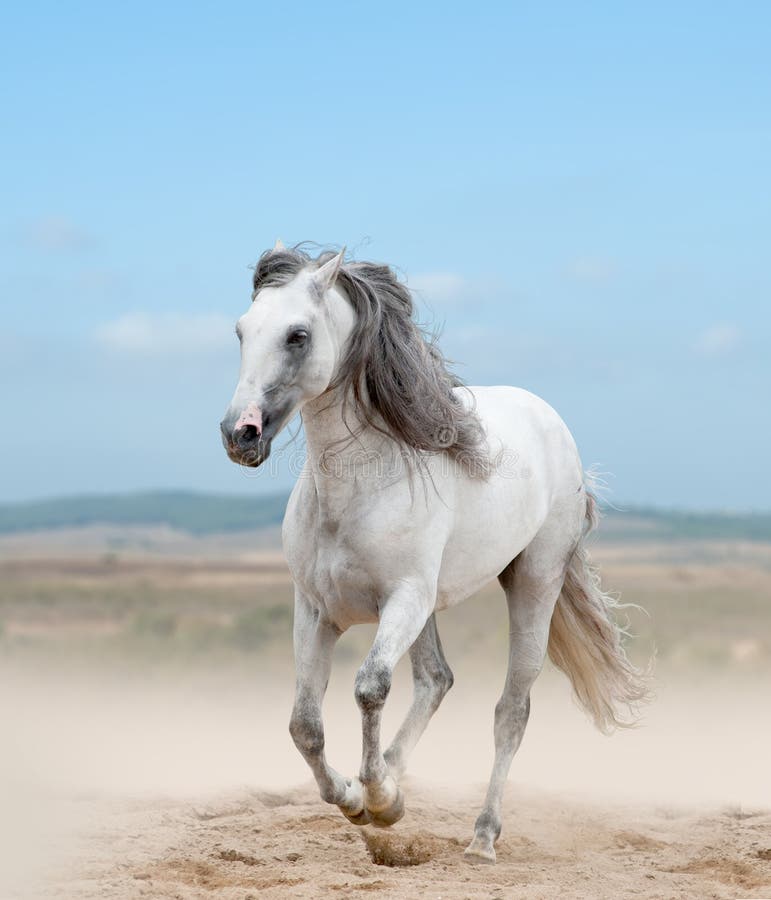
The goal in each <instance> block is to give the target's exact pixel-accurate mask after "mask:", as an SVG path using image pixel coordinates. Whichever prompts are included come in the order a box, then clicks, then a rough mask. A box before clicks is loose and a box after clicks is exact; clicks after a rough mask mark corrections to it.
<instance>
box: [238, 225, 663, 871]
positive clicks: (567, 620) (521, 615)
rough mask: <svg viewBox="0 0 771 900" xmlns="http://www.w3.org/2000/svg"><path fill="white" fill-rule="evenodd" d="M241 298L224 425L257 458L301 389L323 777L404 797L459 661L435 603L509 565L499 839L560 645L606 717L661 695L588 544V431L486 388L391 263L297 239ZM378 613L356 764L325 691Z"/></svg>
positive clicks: (305, 556)
mask: <svg viewBox="0 0 771 900" xmlns="http://www.w3.org/2000/svg"><path fill="white" fill-rule="evenodd" d="M252 301H253V302H252V304H251V307H250V309H249V310H248V311H247V312H246V313H245V314H244V315H243V316H242V317H241V318H240V319H239V321H238V324H237V327H236V332H237V334H238V336H239V338H240V341H241V371H240V378H239V381H238V386H237V388H236V391H235V394H234V396H233V400H232V401H231V404H230V407H229V408H228V411H227V413H226V415H225V418H224V419H223V422H222V424H221V429H222V435H223V442H224V444H225V447H226V449H227V452H228V455H229V456H230V458H231V459H232V460H233V461H234V462H237V463H240V464H242V465H249V466H259V465H260V464H261V463H262V462H263V461H264V460H265V459H266V458H267V456H268V453H269V452H270V445H271V440H272V438H273V437H274V436H275V435H276V434H277V433H278V432H279V431H280V430H281V429H282V428H283V427H284V425H285V424H286V423H287V422H288V421H289V420H290V419H291V418H292V416H293V415H294V414H295V412H297V411H298V410H299V411H301V413H302V421H303V425H304V428H305V435H306V441H307V451H308V452H307V460H306V463H305V468H304V470H303V473H302V475H301V477H300V478H299V480H298V481H297V484H296V485H295V488H294V490H293V491H292V495H291V497H290V500H289V504H288V507H287V511H286V516H285V519H284V527H283V541H284V550H285V553H286V557H287V560H288V563H289V568H290V570H291V573H292V577H293V579H294V583H295V608H294V649H295V660H296V669H297V685H296V699H295V704H294V709H293V712H292V717H291V722H290V732H291V734H292V737H293V739H294V742H295V744H296V745H297V747H298V749H299V751H300V753H301V754H302V755H303V757H304V758H305V759H306V761H307V763H308V765H309V766H310V768H311V769H312V770H313V774H314V776H315V778H316V781H317V782H318V786H319V790H320V793H321V796H322V798H323V799H324V800H325V801H327V802H328V803H334V804H336V805H337V806H339V807H340V809H341V810H342V812H343V813H344V814H345V815H346V816H347V817H348V818H349V819H350V820H351V821H352V822H354V823H356V824H357V825H363V824H367V823H370V822H371V823H373V824H375V825H381V826H386V825H391V824H393V823H394V822H396V821H398V820H399V819H400V818H401V816H402V815H403V813H404V801H403V797H402V793H401V791H400V789H399V787H398V779H399V777H400V775H401V774H402V773H403V772H404V769H405V766H406V763H407V758H408V756H409V754H410V751H411V750H412V749H413V747H414V746H415V744H416V743H417V741H418V738H419V737H420V736H421V734H422V733H423V731H424V729H425V728H426V725H427V724H428V721H429V719H430V718H431V716H432V714H433V713H434V712H435V711H436V709H437V707H438V706H439V704H440V702H441V700H442V698H443V697H444V695H445V694H446V692H447V691H448V690H449V688H450V687H451V685H452V682H453V676H452V673H451V671H450V668H449V666H448V665H447V662H446V661H445V658H444V655H443V653H442V647H441V644H440V642H439V635H438V634H437V629H436V621H435V613H436V612H437V611H438V610H442V609H446V608H447V607H450V606H453V605H454V604H456V603H460V602H461V601H462V600H465V599H466V598H467V597H470V596H471V595H472V594H473V593H474V592H475V591H477V590H478V589H479V588H481V587H482V586H483V585H484V584H486V583H487V582H488V581H490V580H491V579H492V578H495V577H497V578H498V580H499V581H500V583H501V585H502V586H503V589H504V591H505V594H506V600H507V603H508V609H509V619H510V631H509V638H510V648H509V666H508V674H507V676H506V682H505V685H504V688H503V694H502V695H501V698H500V700H499V702H498V704H497V706H496V708H495V763H494V766H493V771H492V777H491V780H490V785H489V789H488V791H487V796H486V799H485V802H484V807H483V809H482V811H481V813H480V815H479V817H478V818H477V820H476V824H475V829H474V837H473V840H472V841H471V844H470V845H469V847H468V849H467V850H466V853H467V854H468V855H470V856H472V857H476V858H480V859H484V860H490V861H494V860H495V849H494V846H493V845H494V843H495V841H496V840H497V838H498V836H499V834H500V830H501V798H502V794H503V789H504V785H505V781H506V778H507V775H508V771H509V768H510V765H511V761H512V758H513V756H514V754H515V752H516V750H517V748H518V747H519V744H520V742H521V740H522V735H523V733H524V730H525V726H526V724H527V720H528V713H529V709H530V689H531V687H532V685H533V682H534V681H535V679H536V677H537V675H538V673H539V672H540V671H541V668H542V666H543V663H544V659H545V657H546V654H547V652H548V653H549V655H550V656H551V658H552V660H553V661H554V663H555V664H556V665H557V666H559V667H560V668H561V669H563V670H564V671H565V672H566V673H567V675H568V676H569V677H570V679H571V681H572V683H573V687H574V689H575V693H576V695H577V697H578V699H579V701H580V702H581V703H582V705H583V706H584V707H585V708H586V710H587V711H588V712H589V713H590V714H591V716H592V717H593V718H594V721H595V722H596V724H597V725H598V726H599V727H600V728H603V729H607V728H610V727H613V726H615V725H621V724H626V718H625V717H622V715H620V710H624V709H627V710H628V709H630V708H633V707H634V706H635V705H636V704H637V703H638V702H639V701H641V700H642V699H643V698H644V696H645V694H646V686H645V680H644V677H643V676H642V674H641V673H640V672H639V671H638V670H637V669H635V668H634V667H633V666H632V665H631V663H630V662H629V661H628V660H627V658H626V655H625V653H624V650H623V648H622V645H621V637H622V633H621V631H620V629H619V628H618V626H617V625H616V624H614V621H613V619H612V618H611V614H610V607H612V606H613V605H614V603H613V601H612V600H611V599H610V598H609V597H608V596H607V595H606V594H604V593H603V592H602V591H601V589H600V587H599V583H598V579H597V576H596V574H595V572H594V570H593V569H592V568H591V567H590V566H589V564H588V562H587V558H586V552H585V549H584V544H583V540H584V536H585V534H586V532H587V531H588V529H589V528H590V527H591V526H592V525H593V524H594V520H595V504H594V499H593V497H592V496H591V494H590V493H589V492H588V491H587V486H586V483H585V478H584V473H583V470H582V467H581V462H580V460H579V456H578V452H577V450H576V447H575V443H574V441H573V438H572V437H571V435H570V432H569V431H568V429H567V427H566V426H565V424H564V423H563V422H562V420H561V419H560V418H559V416H558V415H557V413H555V412H554V410H552V409H551V407H549V406H548V405H547V404H546V403H545V402H544V401H543V400H540V399H539V398H538V397H536V396H534V395H533V394H530V393H528V392H527V391H524V390H519V389H517V388H513V387H472V388H466V387H463V386H462V385H460V383H459V382H458V381H457V379H455V378H453V377H452V376H451V375H450V374H449V373H448V370H447V368H446V365H445V361H444V359H443V357H442V356H441V354H440V353H439V351H438V350H437V349H436V348H435V347H434V346H433V344H432V343H431V342H430V341H428V340H427V339H426V337H425V336H424V334H423V332H422V331H421V330H420V328H419V327H418V326H417V324H416V323H415V321H414V319H413V305H412V300H411V297H410V294H409V291H408V289H407V288H406V286H405V285H404V284H402V283H400V282H399V280H398V279H397V277H396V276H395V275H394V273H393V272H392V271H391V269H390V268H388V267H386V266H378V265H374V264H372V263H363V262H346V261H345V259H344V251H343V252H341V253H339V254H337V255H334V254H331V253H323V254H321V255H320V256H319V257H318V258H315V259H314V258H312V257H310V256H309V255H308V254H307V253H305V252H303V251H302V250H300V249H298V248H295V249H286V248H284V247H283V245H282V244H281V243H280V242H279V243H277V245H276V247H275V248H274V249H273V250H271V251H267V252H266V253H264V254H263V255H262V257H261V258H260V260H259V263H258V264H257V266H256V269H255V275H254V291H253V295H252ZM362 622H377V623H378V627H377V634H376V637H375V640H374V642H373V644H372V648H371V649H370V651H369V653H368V655H367V657H366V659H365V660H364V663H363V664H362V666H361V668H360V669H359V670H358V673H357V675H356V681H355V697H356V701H357V703H358V705H359V707H360V710H361V717H362V728H363V751H362V761H361V770H360V772H359V776H358V778H344V777H343V776H342V775H340V774H339V773H338V772H336V771H335V770H334V769H333V768H332V767H331V766H330V765H329V763H328V762H327V760H326V757H325V754H324V729H323V724H322V717H321V704H322V698H323V696H324V692H325V690H326V687H327V681H328V679H329V673H330V667H331V664H332V651H333V648H334V646H335V642H336V641H337V639H338V638H339V637H340V635H341V634H342V633H343V632H344V631H345V630H346V629H347V628H348V627H349V626H351V625H354V624H357V623H362ZM406 652H409V654H410V658H411V662H412V670H413V674H414V681H415V693H414V699H413V702H412V706H411V708H410V710H409V712H408V714H407V717H406V719H405V721H404V723H403V724H402V726H401V727H400V728H399V730H398V732H397V734H396V736H395V738H394V739H393V741H392V743H391V745H390V746H389V747H388V749H386V750H385V752H383V750H382V747H381V738H380V722H381V714H382V710H383V704H384V703H385V700H386V697H387V696H388V692H389V688H390V685H391V675H392V672H393V670H394V667H395V666H396V664H397V662H398V661H399V659H400V658H401V657H402V655H403V654H404V653H406Z"/></svg>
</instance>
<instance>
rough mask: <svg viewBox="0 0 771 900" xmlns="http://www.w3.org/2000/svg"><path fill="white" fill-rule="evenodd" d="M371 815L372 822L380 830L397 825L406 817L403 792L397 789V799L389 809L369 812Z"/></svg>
mask: <svg viewBox="0 0 771 900" xmlns="http://www.w3.org/2000/svg"><path fill="white" fill-rule="evenodd" d="M369 814H370V821H371V822H372V824H373V825H376V826H377V827H378V828H390V827H391V825H395V824H396V823H397V822H398V821H399V819H401V817H402V816H403V815H404V795H403V794H402V792H401V790H399V789H398V788H397V795H396V799H395V800H394V802H393V803H392V804H391V805H390V806H389V807H388V809H382V810H379V811H378V812H373V811H372V810H369Z"/></svg>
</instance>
